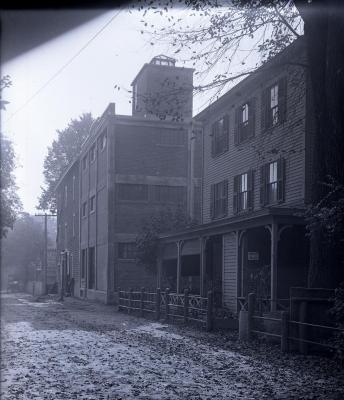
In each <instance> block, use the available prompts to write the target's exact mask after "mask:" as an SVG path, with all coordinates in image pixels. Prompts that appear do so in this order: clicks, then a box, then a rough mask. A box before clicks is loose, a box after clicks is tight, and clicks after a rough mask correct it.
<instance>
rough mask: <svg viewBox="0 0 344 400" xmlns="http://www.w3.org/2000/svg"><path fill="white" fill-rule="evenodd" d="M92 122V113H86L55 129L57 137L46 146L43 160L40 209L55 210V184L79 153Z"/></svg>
mask: <svg viewBox="0 0 344 400" xmlns="http://www.w3.org/2000/svg"><path fill="white" fill-rule="evenodd" d="M93 122H94V119H93V118H92V115H91V114H90V113H86V114H83V115H81V116H80V117H79V119H72V120H71V121H70V123H69V124H68V126H67V128H65V129H63V130H58V131H57V134H58V137H57V139H56V140H54V141H53V143H52V145H51V146H50V147H49V148H48V155H47V156H46V158H45V160H44V170H43V174H44V178H45V186H44V187H42V188H41V189H42V193H41V196H40V198H39V206H38V207H39V208H40V209H41V210H48V209H49V210H50V211H51V212H55V211H56V198H55V186H56V184H57V182H58V180H59V178H60V176H61V175H62V174H63V172H64V171H65V170H66V168H67V167H68V165H69V164H70V163H71V162H72V161H73V160H74V159H75V157H76V156H77V155H78V154H79V153H80V150H81V146H82V144H83V143H84V141H85V140H86V139H87V137H88V135H89V134H90V128H91V126H92V124H93Z"/></svg>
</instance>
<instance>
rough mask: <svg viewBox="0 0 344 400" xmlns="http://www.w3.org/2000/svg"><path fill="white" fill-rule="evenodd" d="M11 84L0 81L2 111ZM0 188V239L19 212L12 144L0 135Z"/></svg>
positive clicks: (19, 205)
mask: <svg viewBox="0 0 344 400" xmlns="http://www.w3.org/2000/svg"><path fill="white" fill-rule="evenodd" d="M11 84H12V82H11V79H10V77H9V76H8V75H6V76H4V77H3V78H1V81H0V95H1V99H0V109H2V110H4V109H5V105H6V104H8V101H5V100H3V99H2V93H3V89H5V88H8V87H10V86H11ZM0 156H1V157H0V188H1V223H0V224H1V236H0V237H1V238H2V237H4V236H6V234H7V231H8V229H12V228H13V224H14V221H15V219H16V217H17V214H18V212H19V211H20V210H21V202H20V199H19V197H18V194H17V190H18V188H17V185H16V181H15V175H14V170H15V167H16V157H15V152H14V149H13V144H12V142H11V140H10V139H9V138H7V137H6V136H4V135H3V133H1V151H0Z"/></svg>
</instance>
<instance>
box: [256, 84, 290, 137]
mask: <svg viewBox="0 0 344 400" xmlns="http://www.w3.org/2000/svg"><path fill="white" fill-rule="evenodd" d="M286 114H287V79H286V78H285V77H284V78H281V79H279V81H278V82H276V83H274V84H273V85H271V86H269V87H268V88H266V89H265V90H264V91H263V94H262V118H261V120H262V129H263V130H266V129H269V128H271V127H273V126H275V125H277V124H280V123H282V122H284V121H285V120H286Z"/></svg>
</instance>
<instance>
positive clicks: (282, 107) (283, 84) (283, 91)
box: [278, 77, 287, 122]
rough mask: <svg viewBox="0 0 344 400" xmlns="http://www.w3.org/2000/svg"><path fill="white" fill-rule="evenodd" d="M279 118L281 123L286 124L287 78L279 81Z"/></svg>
mask: <svg viewBox="0 0 344 400" xmlns="http://www.w3.org/2000/svg"><path fill="white" fill-rule="evenodd" d="M278 112H279V114H278V117H279V122H285V121H286V118H287V78H286V77H283V78H281V79H280V80H279V81H278Z"/></svg>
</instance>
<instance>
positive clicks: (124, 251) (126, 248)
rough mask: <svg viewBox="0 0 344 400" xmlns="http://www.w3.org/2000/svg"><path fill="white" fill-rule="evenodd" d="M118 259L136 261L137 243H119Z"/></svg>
mask: <svg viewBox="0 0 344 400" xmlns="http://www.w3.org/2000/svg"><path fill="white" fill-rule="evenodd" d="M118 258H120V259H123V260H135V259H136V243H118Z"/></svg>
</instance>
